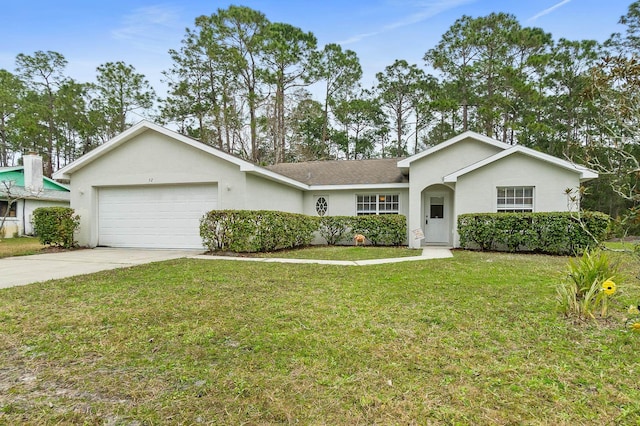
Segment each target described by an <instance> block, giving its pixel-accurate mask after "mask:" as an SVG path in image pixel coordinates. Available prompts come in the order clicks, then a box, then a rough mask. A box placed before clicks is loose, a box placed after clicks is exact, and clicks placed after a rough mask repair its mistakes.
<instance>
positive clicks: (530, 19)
mask: <svg viewBox="0 0 640 426" xmlns="http://www.w3.org/2000/svg"><path fill="white" fill-rule="evenodd" d="M570 1H571V0H562V1H561V2H559V3H556V4H554V5H553V6H551V7H548V8H546V9H545V10H543V11H542V12H540V13H537V14H535V15H533V16H532V17H531V18H529V19H527V21H529V22H530V21H535V20H536V19H538V18H540V17H541V16H544V15H548V14H549V13H551V12H553V11H554V10H556V9H557V8H559V7H561V6H564V5H565V4H567V3H569V2H570Z"/></svg>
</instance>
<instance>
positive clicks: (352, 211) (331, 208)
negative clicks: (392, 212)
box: [303, 188, 409, 216]
mask: <svg viewBox="0 0 640 426" xmlns="http://www.w3.org/2000/svg"><path fill="white" fill-rule="evenodd" d="M372 194H373V195H375V194H389V195H396V194H397V195H398V203H399V206H398V210H399V213H400V214H402V215H405V216H406V215H407V214H408V212H409V189H408V188H384V189H373V188H371V189H360V190H356V189H343V190H326V191H322V190H317V191H314V190H312V191H309V192H306V193H305V194H304V210H303V213H304V214H306V215H310V216H317V215H318V213H317V212H316V200H317V199H318V197H325V198H326V199H327V203H328V210H327V213H326V215H327V216H355V215H356V197H357V196H358V195H372Z"/></svg>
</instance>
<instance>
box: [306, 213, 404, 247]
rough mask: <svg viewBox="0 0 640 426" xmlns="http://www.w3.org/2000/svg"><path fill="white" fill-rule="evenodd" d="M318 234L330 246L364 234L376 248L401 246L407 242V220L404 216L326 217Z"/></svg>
mask: <svg viewBox="0 0 640 426" xmlns="http://www.w3.org/2000/svg"><path fill="white" fill-rule="evenodd" d="M318 233H319V234H320V236H321V237H322V238H324V239H325V240H326V241H327V244H329V245H336V244H339V243H341V242H343V243H344V242H346V241H349V242H351V241H350V240H352V239H353V237H354V236H355V235H356V234H362V235H364V236H365V237H367V239H368V240H369V242H371V244H372V245H374V246H400V245H402V244H404V243H405V242H406V240H407V218H406V217H405V216H403V215H398V214H388V215H367V216H324V217H321V218H320V227H319V229H318Z"/></svg>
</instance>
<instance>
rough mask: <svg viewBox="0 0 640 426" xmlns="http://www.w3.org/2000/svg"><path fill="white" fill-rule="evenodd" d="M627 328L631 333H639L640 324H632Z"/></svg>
mask: <svg viewBox="0 0 640 426" xmlns="http://www.w3.org/2000/svg"><path fill="white" fill-rule="evenodd" d="M629 328H630V329H631V331H633V332H636V333H640V322H632V323H631V325H630V326H629Z"/></svg>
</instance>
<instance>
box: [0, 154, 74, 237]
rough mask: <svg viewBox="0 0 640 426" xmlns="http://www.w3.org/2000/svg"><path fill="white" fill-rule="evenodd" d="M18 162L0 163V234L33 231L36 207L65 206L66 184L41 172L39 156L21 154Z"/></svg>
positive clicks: (18, 233) (66, 203)
mask: <svg viewBox="0 0 640 426" xmlns="http://www.w3.org/2000/svg"><path fill="white" fill-rule="evenodd" d="M22 159H23V164H24V165H22V166H16V167H0V223H1V222H2V218H5V223H4V227H3V228H4V229H3V230H2V232H3V233H4V235H2V234H0V237H12V236H14V235H18V236H22V235H33V220H32V217H33V211H34V210H35V209H37V208H38V207H68V206H69V200H70V191H69V188H68V187H66V186H65V185H62V184H60V183H58V182H56V181H54V180H52V179H49V178H48V177H45V176H43V174H42V158H41V157H40V156H38V155H32V154H29V155H24V156H23V157H22Z"/></svg>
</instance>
